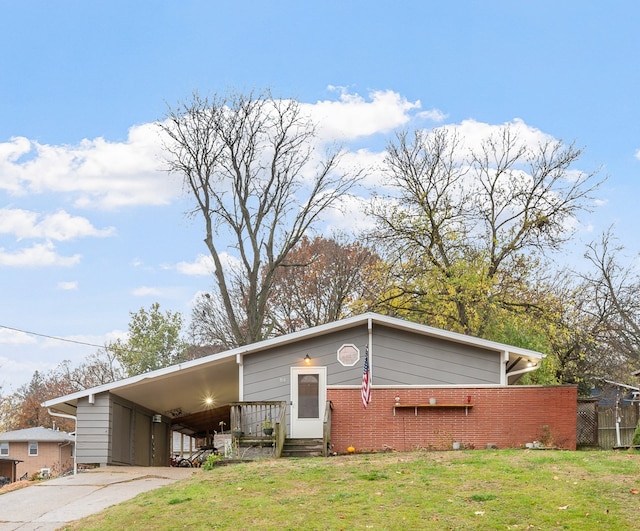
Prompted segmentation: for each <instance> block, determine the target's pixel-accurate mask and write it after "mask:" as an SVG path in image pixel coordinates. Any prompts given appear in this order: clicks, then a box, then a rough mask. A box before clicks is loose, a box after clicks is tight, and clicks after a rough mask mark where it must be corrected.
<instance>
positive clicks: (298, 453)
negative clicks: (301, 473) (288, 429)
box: [282, 439, 324, 457]
mask: <svg viewBox="0 0 640 531" xmlns="http://www.w3.org/2000/svg"><path fill="white" fill-rule="evenodd" d="M323 444H324V441H323V440H322V439H285V441H284V447H283V448H282V457H322V456H323V452H322V446H323Z"/></svg>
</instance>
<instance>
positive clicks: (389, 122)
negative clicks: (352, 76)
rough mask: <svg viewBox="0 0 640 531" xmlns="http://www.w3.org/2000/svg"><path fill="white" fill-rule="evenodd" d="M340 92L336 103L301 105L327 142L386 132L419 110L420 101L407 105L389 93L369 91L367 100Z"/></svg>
mask: <svg viewBox="0 0 640 531" xmlns="http://www.w3.org/2000/svg"><path fill="white" fill-rule="evenodd" d="M330 88H333V89H334V90H340V91H341V94H340V98H339V100H338V101H335V100H330V101H318V102H316V103H314V104H303V107H307V108H308V112H309V113H310V114H311V116H312V117H313V119H314V121H316V122H317V123H318V124H319V129H320V136H321V137H322V138H324V139H325V140H326V139H329V140H337V141H341V140H345V141H346V140H354V139H356V138H359V137H363V136H370V135H374V134H377V133H386V132H388V131H391V130H393V129H394V128H396V127H400V126H402V125H404V124H406V123H407V122H409V120H410V119H411V114H410V112H411V111H413V110H415V109H419V108H420V102H419V101H416V102H410V101H408V100H407V99H406V98H404V97H402V96H401V95H400V94H398V93H397V92H393V91H391V90H384V91H383V90H379V91H372V92H371V93H370V94H369V100H368V101H367V100H366V99H365V98H363V97H362V96H360V95H359V94H349V93H347V92H346V90H345V89H342V88H340V89H336V88H335V87H330Z"/></svg>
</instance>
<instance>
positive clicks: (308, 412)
mask: <svg viewBox="0 0 640 531" xmlns="http://www.w3.org/2000/svg"><path fill="white" fill-rule="evenodd" d="M319 387H320V375H319V374H298V418H300V419H317V418H318V417H319V415H320V404H319V403H318V391H319Z"/></svg>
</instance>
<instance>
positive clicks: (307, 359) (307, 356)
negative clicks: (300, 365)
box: [304, 354, 311, 365]
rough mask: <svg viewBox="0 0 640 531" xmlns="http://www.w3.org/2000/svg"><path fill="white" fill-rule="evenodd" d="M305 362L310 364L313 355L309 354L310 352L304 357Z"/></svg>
mask: <svg viewBox="0 0 640 531" xmlns="http://www.w3.org/2000/svg"><path fill="white" fill-rule="evenodd" d="M304 363H305V364H306V365H309V364H310V363H311V356H309V354H307V355H306V356H305V357H304Z"/></svg>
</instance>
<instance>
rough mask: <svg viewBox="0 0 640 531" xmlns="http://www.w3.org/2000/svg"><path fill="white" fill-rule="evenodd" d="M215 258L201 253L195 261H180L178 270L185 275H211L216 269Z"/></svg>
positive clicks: (177, 265) (177, 266)
mask: <svg viewBox="0 0 640 531" xmlns="http://www.w3.org/2000/svg"><path fill="white" fill-rule="evenodd" d="M215 269H216V268H215V266H214V264H213V258H211V256H206V255H204V254H199V255H198V256H196V259H195V260H194V261H193V262H178V264H176V270H177V271H178V273H182V274H183V275H192V276H210V275H212V274H213V273H214V271H215Z"/></svg>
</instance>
